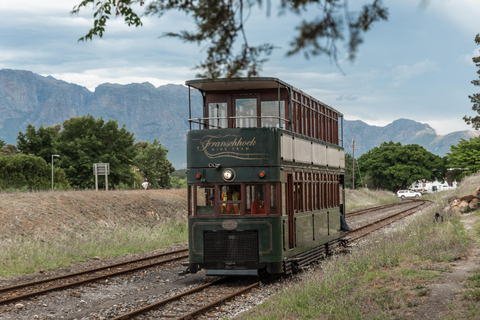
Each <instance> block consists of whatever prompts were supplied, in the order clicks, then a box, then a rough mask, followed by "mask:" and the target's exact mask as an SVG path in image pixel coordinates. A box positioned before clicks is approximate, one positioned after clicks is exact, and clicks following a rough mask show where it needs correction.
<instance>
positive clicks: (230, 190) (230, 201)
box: [218, 185, 242, 214]
mask: <svg viewBox="0 0 480 320" xmlns="http://www.w3.org/2000/svg"><path fill="white" fill-rule="evenodd" d="M219 194H220V199H218V205H219V206H220V214H241V213H242V202H241V200H242V198H241V188H240V185H228V186H227V185H222V186H219Z"/></svg>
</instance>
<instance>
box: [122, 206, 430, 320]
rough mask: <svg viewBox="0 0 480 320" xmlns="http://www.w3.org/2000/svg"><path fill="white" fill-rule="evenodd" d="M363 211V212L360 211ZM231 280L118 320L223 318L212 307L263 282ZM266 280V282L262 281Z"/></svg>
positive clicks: (357, 234)
mask: <svg viewBox="0 0 480 320" xmlns="http://www.w3.org/2000/svg"><path fill="white" fill-rule="evenodd" d="M426 203H428V201H425V200H418V201H415V203H410V205H408V207H409V208H408V209H405V210H401V211H399V212H397V213H395V214H393V215H389V216H387V217H382V218H380V219H378V220H376V221H375V222H372V223H368V224H366V225H363V226H361V227H358V228H356V229H355V230H352V231H350V232H348V233H347V234H348V236H349V237H351V240H350V241H356V240H358V239H360V238H362V237H364V236H366V235H367V234H369V233H371V232H374V231H376V230H378V229H380V228H383V227H385V226H386V225H388V224H391V223H393V222H395V221H398V220H399V219H402V218H405V217H406V216H408V215H410V214H413V213H415V212H417V211H418V210H419V209H420V207H422V206H425V205H426ZM405 205H406V203H405V202H402V203H395V204H393V205H384V206H377V207H374V208H367V209H362V210H357V211H356V212H355V213H356V214H355V215H359V214H365V213H371V212H375V211H380V210H385V209H389V208H395V207H398V206H405ZM360 211H361V213H360ZM276 278H278V277H273V278H271V279H269V281H274V280H275V279H276ZM226 281H228V278H222V279H219V280H217V281H213V282H209V283H207V284H204V285H201V286H199V287H196V288H194V289H190V290H188V291H185V292H182V293H180V294H177V295H175V296H172V297H169V298H167V299H164V300H161V301H158V302H155V303H152V304H149V305H144V306H141V307H138V308H137V309H135V310H132V311H130V312H129V313H126V314H123V315H120V316H117V317H116V318H114V320H125V319H133V318H140V319H178V320H180V319H194V318H196V317H199V316H200V315H203V316H205V317H206V318H215V319H217V318H222V311H221V308H220V309H215V314H208V312H209V310H210V312H212V311H211V310H212V308H214V307H216V306H219V305H222V304H223V303H225V302H226V301H228V300H230V299H232V298H234V297H236V296H238V295H241V294H244V293H245V292H247V291H249V290H252V289H253V288H255V287H258V286H259V284H260V282H254V283H251V284H248V285H244V286H243V287H238V288H232V287H231V286H222V284H223V283H225V282H226ZM262 282H265V281H262Z"/></svg>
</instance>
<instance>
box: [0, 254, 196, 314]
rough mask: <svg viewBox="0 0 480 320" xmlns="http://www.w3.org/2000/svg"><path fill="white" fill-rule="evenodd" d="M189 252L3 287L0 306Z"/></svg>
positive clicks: (157, 256) (146, 258) (152, 264)
mask: <svg viewBox="0 0 480 320" xmlns="http://www.w3.org/2000/svg"><path fill="white" fill-rule="evenodd" d="M187 251H188V249H180V250H176V251H170V252H165V253H161V254H157V255H152V256H148V257H143V258H139V259H133V260H129V261H125V262H121V263H116V264H111V265H107V266H103V267H99V268H95V269H89V270H85V271H82V272H76V273H71V274H67V275H62V276H58V277H52V278H47V279H42V280H38V281H33V282H28V283H22V284H18V285H14V286H9V287H3V288H0V305H4V304H7V303H11V302H14V301H18V300H22V299H26V298H31V297H34V296H38V295H41V294H44V293H47V292H51V291H56V290H64V289H67V288H71V287H74V286H78V285H81V284H86V283H90V282H94V281H98V280H102V279H106V278H110V277H114V276H119V275H123V274H126V273H129V272H134V271H138V270H142V269H145V268H151V267H154V266H159V265H162V264H166V263H168V262H173V261H177V260H181V259H185V258H188V254H186V253H185V252H187Z"/></svg>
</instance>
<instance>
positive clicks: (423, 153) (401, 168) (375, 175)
mask: <svg viewBox="0 0 480 320" xmlns="http://www.w3.org/2000/svg"><path fill="white" fill-rule="evenodd" d="M358 163H359V166H360V167H361V168H362V174H366V175H368V176H369V178H370V179H371V183H372V184H373V187H375V188H381V189H385V190H391V191H395V190H398V189H400V188H405V187H407V186H408V185H410V184H412V183H413V182H414V181H417V180H420V179H427V180H433V179H439V180H441V179H442V178H443V177H444V173H445V164H444V161H443V159H442V158H441V157H439V156H437V155H434V154H433V153H431V152H428V151H427V150H425V148H423V147H421V146H419V145H416V144H412V145H405V146H402V144H401V143H393V142H392V141H390V142H388V143H387V142H383V143H382V144H381V145H380V147H375V148H373V149H371V150H369V151H367V152H366V153H364V154H363V155H362V156H361V157H360V158H359V159H358Z"/></svg>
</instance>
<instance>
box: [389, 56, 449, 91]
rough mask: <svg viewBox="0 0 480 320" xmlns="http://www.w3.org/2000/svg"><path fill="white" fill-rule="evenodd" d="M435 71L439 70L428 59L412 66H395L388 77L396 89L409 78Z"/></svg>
mask: <svg viewBox="0 0 480 320" xmlns="http://www.w3.org/2000/svg"><path fill="white" fill-rule="evenodd" d="M437 70H439V67H438V66H437V65H436V64H435V63H433V62H432V61H430V60H428V59H426V60H424V61H422V62H418V63H416V64H413V65H401V66H397V67H395V68H394V69H393V70H392V71H391V72H390V76H391V77H392V80H393V81H392V83H391V84H392V86H393V87H395V88H396V87H399V86H401V85H402V84H403V83H405V82H406V81H407V80H409V79H411V78H414V77H416V76H419V75H421V74H424V73H427V72H431V71H437Z"/></svg>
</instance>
